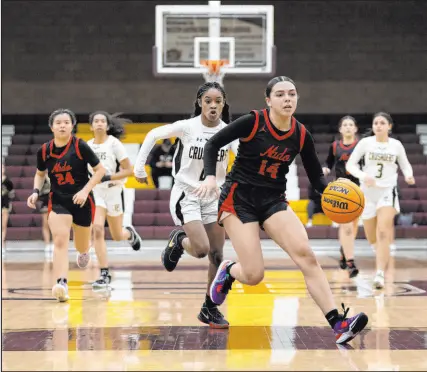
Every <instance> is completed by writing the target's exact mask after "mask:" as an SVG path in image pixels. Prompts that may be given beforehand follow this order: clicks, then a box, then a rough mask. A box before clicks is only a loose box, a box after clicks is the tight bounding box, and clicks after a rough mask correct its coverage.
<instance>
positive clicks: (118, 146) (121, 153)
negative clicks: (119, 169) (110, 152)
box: [113, 139, 128, 163]
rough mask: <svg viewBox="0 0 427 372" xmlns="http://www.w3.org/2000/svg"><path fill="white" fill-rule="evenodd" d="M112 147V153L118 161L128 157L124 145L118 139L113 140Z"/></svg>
mask: <svg viewBox="0 0 427 372" xmlns="http://www.w3.org/2000/svg"><path fill="white" fill-rule="evenodd" d="M113 149H114V155H115V157H116V159H117V161H118V162H119V163H120V162H122V161H123V160H124V159H126V158H127V157H128V154H127V152H126V149H125V146H124V145H123V143H121V142H120V141H119V140H118V139H116V141H114V143H113Z"/></svg>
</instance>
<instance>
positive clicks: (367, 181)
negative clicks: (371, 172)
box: [363, 176, 376, 187]
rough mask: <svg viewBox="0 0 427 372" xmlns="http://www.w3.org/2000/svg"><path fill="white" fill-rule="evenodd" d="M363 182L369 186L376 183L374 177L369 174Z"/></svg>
mask: <svg viewBox="0 0 427 372" xmlns="http://www.w3.org/2000/svg"><path fill="white" fill-rule="evenodd" d="M363 182H364V183H365V184H366V186H369V187H373V186H375V185H376V182H375V178H374V177H371V176H366V177H365V179H364V180H363Z"/></svg>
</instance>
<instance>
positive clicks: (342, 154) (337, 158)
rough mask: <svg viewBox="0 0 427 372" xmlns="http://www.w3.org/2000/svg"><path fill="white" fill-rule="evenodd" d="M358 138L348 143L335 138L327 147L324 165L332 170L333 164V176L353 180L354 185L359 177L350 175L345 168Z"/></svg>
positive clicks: (357, 183) (357, 182)
mask: <svg viewBox="0 0 427 372" xmlns="http://www.w3.org/2000/svg"><path fill="white" fill-rule="evenodd" d="M357 142H359V141H358V140H355V141H354V142H353V143H351V144H349V145H344V143H343V142H342V140H339V141H338V140H337V141H334V142H332V145H331V147H330V148H329V153H328V157H327V158H326V166H327V167H328V168H329V169H330V170H332V168H333V167H334V166H335V177H336V178H347V179H349V180H350V181H352V182H354V183H355V184H356V185H359V184H360V183H359V179H358V178H356V177H354V176H352V175H351V174H350V173H348V172H347V171H346V169H345V165H346V164H347V161H348V159H349V158H350V155H351V153H352V152H353V150H354V148H355V147H356V145H357Z"/></svg>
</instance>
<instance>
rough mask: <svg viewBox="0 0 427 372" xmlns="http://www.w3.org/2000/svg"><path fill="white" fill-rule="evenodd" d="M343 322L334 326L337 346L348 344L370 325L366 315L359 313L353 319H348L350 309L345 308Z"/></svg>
mask: <svg viewBox="0 0 427 372" xmlns="http://www.w3.org/2000/svg"><path fill="white" fill-rule="evenodd" d="M342 307H343V309H344V314H343V315H342V320H340V321H338V322H337V324H335V326H334V333H335V339H336V343H337V344H346V343H347V342H349V341H351V340H352V339H353V338H355V337H356V336H357V335H358V334H359V333H360V332H362V331H363V329H364V328H365V327H366V324H368V316H367V315H366V314H365V313H359V314H357V315H355V316H352V317H351V318H346V316H347V313H348V311H349V309H348V308H347V309H346V308H345V307H344V304H342Z"/></svg>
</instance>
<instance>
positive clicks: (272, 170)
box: [258, 160, 281, 179]
mask: <svg viewBox="0 0 427 372" xmlns="http://www.w3.org/2000/svg"><path fill="white" fill-rule="evenodd" d="M280 164H281V163H273V164H271V165H268V160H263V161H262V162H261V166H260V167H259V171H258V173H259V174H261V175H263V176H265V173H268V174H269V175H270V177H271V178H274V179H276V178H277V173H278V172H279V167H280Z"/></svg>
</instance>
